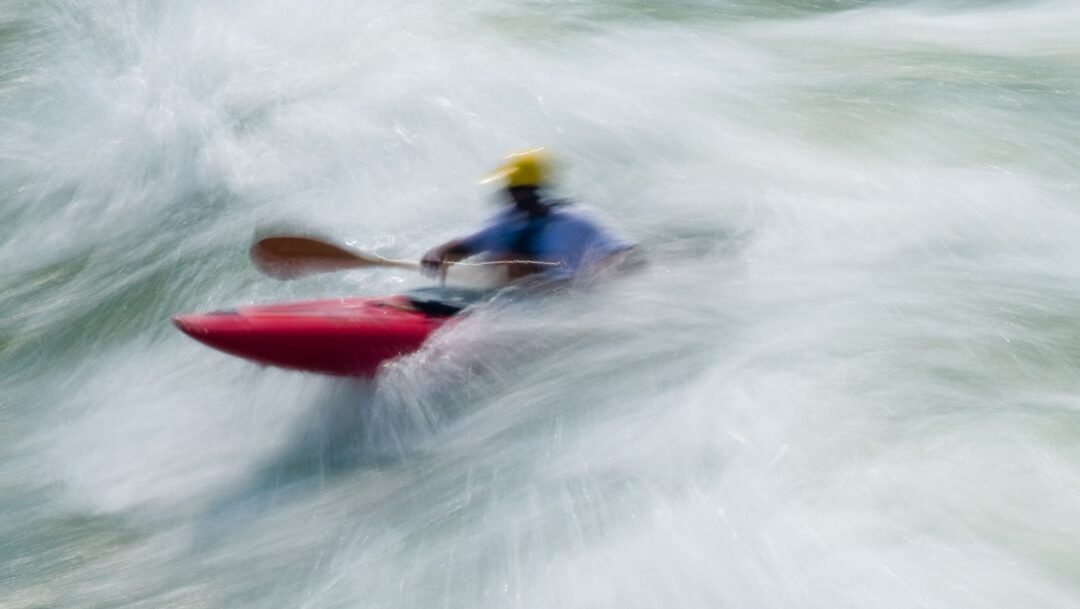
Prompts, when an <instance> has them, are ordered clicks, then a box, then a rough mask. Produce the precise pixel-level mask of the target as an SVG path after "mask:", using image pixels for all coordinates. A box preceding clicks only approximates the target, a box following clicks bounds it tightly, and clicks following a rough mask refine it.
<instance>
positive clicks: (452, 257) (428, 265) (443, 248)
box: [420, 239, 472, 277]
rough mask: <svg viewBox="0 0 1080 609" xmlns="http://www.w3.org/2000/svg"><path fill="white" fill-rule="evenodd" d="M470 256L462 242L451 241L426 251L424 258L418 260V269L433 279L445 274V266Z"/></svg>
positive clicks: (458, 240)
mask: <svg viewBox="0 0 1080 609" xmlns="http://www.w3.org/2000/svg"><path fill="white" fill-rule="evenodd" d="M471 255H472V252H471V251H470V249H469V247H468V246H467V245H466V244H465V241H464V240H462V239H452V240H450V241H447V242H446V243H443V244H442V245H437V246H435V247H433V248H431V249H430V250H428V251H427V253H426V254H424V257H423V258H421V259H420V269H421V271H422V272H423V273H424V274H425V275H427V276H429V277H434V276H436V275H438V274H440V273H445V272H446V265H447V264H449V263H451V262H457V261H458V260H461V259H463V258H468V257H469V256H471Z"/></svg>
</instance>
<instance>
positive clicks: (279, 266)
mask: <svg viewBox="0 0 1080 609" xmlns="http://www.w3.org/2000/svg"><path fill="white" fill-rule="evenodd" d="M251 260H252V261H253V262H254V263H255V266H256V267H258V269H259V270H260V271H262V272H263V273H266V274H267V275H269V276H271V277H274V278H275V279H295V278H297V277H303V276H304V275H311V274H314V273H329V272H333V271H346V270H350V269H361V268H371V267H386V268H398V269H408V270H410V271H418V270H420V264H419V263H416V262H412V261H409V260H391V259H389V258H383V257H382V256H377V255H375V254H368V253H365V252H361V251H357V250H354V249H352V248H347V247H342V246H340V245H335V244H333V243H327V242H326V241H322V240H319V239H314V238H312V237H299V236H286V235H278V236H272V237H263V238H261V239H258V240H257V241H255V243H254V244H252V246H251Z"/></svg>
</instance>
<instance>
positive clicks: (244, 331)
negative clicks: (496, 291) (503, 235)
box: [173, 288, 481, 377]
mask: <svg viewBox="0 0 1080 609" xmlns="http://www.w3.org/2000/svg"><path fill="white" fill-rule="evenodd" d="M480 296H481V294H480V293H479V292H472V291H461V290H458V291H449V292H448V291H446V290H440V289H438V288H429V289H426V290H417V291H415V292H412V293H410V294H405V295H399V296H382V297H356V298H337V299H329V300H313V301H309V302H299V303H291V304H274V305H261V306H250V307H240V308H237V309H231V310H227V311H219V312H215V313H205V314H190V315H178V316H176V317H175V318H173V322H174V323H175V324H176V326H177V327H178V328H180V330H182V331H183V332H184V333H185V334H187V335H188V336H190V337H192V338H194V339H195V340H198V341H200V342H202V343H204V344H206V345H209V346H211V347H213V348H215V349H218V350H219V351H224V352H225V353H228V354H230V355H235V356H237V357H242V358H244V359H247V360H251V361H253V362H256V363H259V364H263V365H267V366H277V367H280V368H289V369H292V370H303V371H307V372H317V373H322V374H332V375H336V376H359V377H372V376H374V375H375V373H376V372H378V369H379V366H380V365H382V363H383V362H386V361H388V360H391V359H394V358H396V357H399V356H402V355H405V354H408V353H412V352H414V351H416V350H417V349H419V348H420V346H421V345H423V344H424V341H426V340H427V339H428V337H430V336H431V335H432V334H433V333H434V332H435V331H436V330H438V329H439V328H441V327H442V326H443V325H445V324H446V323H447V322H448V321H450V320H452V319H453V318H454V317H453V316H454V315H456V314H457V313H458V312H459V311H461V310H462V309H464V308H465V307H466V306H468V305H469V304H471V303H472V302H475V301H476V300H478V299H479V298H480Z"/></svg>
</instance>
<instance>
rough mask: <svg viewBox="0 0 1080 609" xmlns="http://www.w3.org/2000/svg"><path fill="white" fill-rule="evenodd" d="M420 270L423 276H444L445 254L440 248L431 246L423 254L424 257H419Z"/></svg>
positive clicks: (442, 277)
mask: <svg viewBox="0 0 1080 609" xmlns="http://www.w3.org/2000/svg"><path fill="white" fill-rule="evenodd" d="M420 272H421V273H423V274H424V276H425V277H438V278H440V279H445V278H446V254H445V253H444V252H443V251H442V248H439V247H436V248H432V249H430V250H428V252H427V253H426V254H424V257H423V258H421V259H420Z"/></svg>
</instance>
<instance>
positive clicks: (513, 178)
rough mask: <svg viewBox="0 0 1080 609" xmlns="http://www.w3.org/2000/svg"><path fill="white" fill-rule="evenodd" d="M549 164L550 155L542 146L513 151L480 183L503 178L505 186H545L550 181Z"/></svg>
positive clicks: (550, 170) (550, 168) (550, 171)
mask: <svg viewBox="0 0 1080 609" xmlns="http://www.w3.org/2000/svg"><path fill="white" fill-rule="evenodd" d="M551 165H552V163H551V155H550V154H548V151H547V150H545V149H543V148H533V149H532V150H524V151H522V152H515V153H513V154H510V155H507V157H506V162H505V163H503V164H502V166H501V167H499V168H498V169H497V170H496V171H495V173H493V174H491V175H489V176H488V177H486V178H484V179H483V180H481V182H480V183H481V184H488V183H490V182H495V181H496V180H505V182H506V188H514V187H516V186H545V185H547V184H548V183H549V182H551V174H552V173H553V172H552V167H551Z"/></svg>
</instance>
